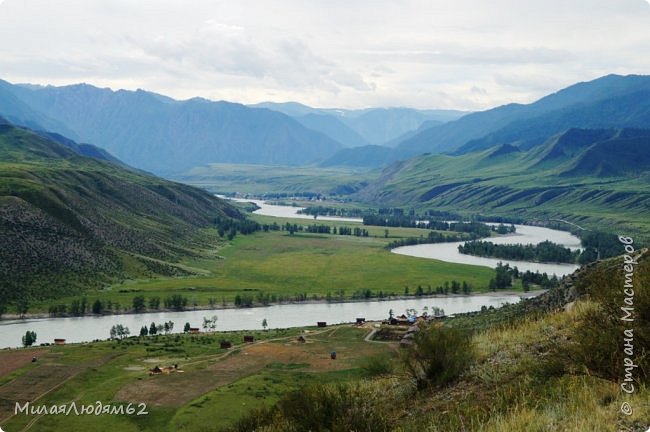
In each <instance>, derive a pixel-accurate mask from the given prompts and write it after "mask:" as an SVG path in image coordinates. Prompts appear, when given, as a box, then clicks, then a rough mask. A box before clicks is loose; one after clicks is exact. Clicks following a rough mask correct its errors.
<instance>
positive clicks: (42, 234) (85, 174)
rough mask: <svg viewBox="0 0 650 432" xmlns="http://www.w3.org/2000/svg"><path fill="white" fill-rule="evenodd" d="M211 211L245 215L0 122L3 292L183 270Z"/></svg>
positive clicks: (74, 287)
mask: <svg viewBox="0 0 650 432" xmlns="http://www.w3.org/2000/svg"><path fill="white" fill-rule="evenodd" d="M217 217H235V218H240V217H242V216H241V214H240V213H239V212H238V211H236V210H234V209H233V208H231V207H230V206H229V205H228V204H226V203H224V202H223V201H221V200H219V199H216V198H214V197H213V196H211V195H210V194H208V193H206V192H203V191H201V190H198V189H195V188H192V187H190V186H186V185H181V184H177V183H172V182H169V181H165V180H162V179H160V178H157V177H154V176H150V175H146V174H143V173H139V172H136V171H133V170H126V169H124V168H122V167H120V166H118V165H115V164H113V163H110V162H106V161H100V160H97V159H92V158H87V157H83V156H81V155H79V154H78V153H76V152H75V151H73V150H72V149H71V148H69V147H66V146H63V145H60V144H58V143H56V142H53V141H51V140H48V139H46V138H44V137H42V136H39V135H37V134H35V133H32V132H31V131H29V130H25V129H21V128H17V127H13V126H11V125H8V124H5V125H0V238H1V243H2V245H3V247H2V248H0V281H1V282H0V290H1V291H2V297H3V300H4V301H11V300H15V299H17V298H30V299H38V298H52V297H57V296H62V295H70V294H73V293H80V292H82V291H84V290H86V289H88V288H98V287H101V286H102V285H103V284H104V283H107V282H109V281H115V280H117V279H118V278H124V277H133V276H142V275H153V274H166V275H172V274H187V271H186V270H184V269H182V268H179V267H177V266H176V265H175V264H174V262H176V261H177V260H178V259H179V258H180V257H183V256H188V255H195V254H196V253H197V252H199V251H200V250H201V249H202V248H204V247H207V245H208V244H209V243H210V241H211V236H212V237H214V236H215V235H214V234H210V233H209V232H208V231H205V228H206V227H209V226H213V225H214V222H215V218H217Z"/></svg>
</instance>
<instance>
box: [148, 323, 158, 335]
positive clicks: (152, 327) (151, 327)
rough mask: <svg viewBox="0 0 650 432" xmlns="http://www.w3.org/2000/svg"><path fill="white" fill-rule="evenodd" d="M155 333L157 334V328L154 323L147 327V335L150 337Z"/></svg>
mask: <svg viewBox="0 0 650 432" xmlns="http://www.w3.org/2000/svg"><path fill="white" fill-rule="evenodd" d="M156 333H158V329H157V327H156V323H155V322H152V323H151V325H150V326H149V334H150V335H155V334H156Z"/></svg>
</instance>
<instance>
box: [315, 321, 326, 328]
mask: <svg viewBox="0 0 650 432" xmlns="http://www.w3.org/2000/svg"><path fill="white" fill-rule="evenodd" d="M316 324H317V325H318V327H327V322H325V321H318V322H317V323H316Z"/></svg>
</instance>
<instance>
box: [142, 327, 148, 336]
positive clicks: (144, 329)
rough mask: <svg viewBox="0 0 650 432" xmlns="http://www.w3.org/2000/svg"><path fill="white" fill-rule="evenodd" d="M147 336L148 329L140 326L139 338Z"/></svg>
mask: <svg viewBox="0 0 650 432" xmlns="http://www.w3.org/2000/svg"><path fill="white" fill-rule="evenodd" d="M148 334H149V329H147V326H142V327H141V328H140V336H147V335H148Z"/></svg>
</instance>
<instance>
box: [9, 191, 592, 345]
mask: <svg viewBox="0 0 650 432" xmlns="http://www.w3.org/2000/svg"><path fill="white" fill-rule="evenodd" d="M237 201H241V202H253V203H255V204H256V205H257V206H258V207H260V208H259V209H258V210H257V211H255V213H257V214H261V215H266V216H275V217H284V218H299V219H311V220H313V219H314V218H313V217H312V216H309V215H301V214H298V213H297V211H298V210H299V209H300V207H292V206H278V205H270V204H267V203H265V202H263V201H260V200H248V199H237ZM318 219H319V220H338V221H346V222H361V219H358V218H338V217H325V216H319V217H318ZM516 227H517V232H516V233H515V234H512V235H507V236H501V237H494V238H491V239H490V240H491V241H494V242H495V243H535V244H536V243H539V242H541V241H544V240H550V241H553V242H555V243H559V244H562V245H564V246H566V247H570V248H572V249H576V248H579V247H580V240H579V239H578V238H577V237H575V236H573V235H571V234H569V233H566V232H564V231H557V230H551V229H548V228H540V227H531V226H525V225H516ZM459 244H460V243H437V244H423V245H416V246H404V247H400V248H397V249H394V250H393V252H394V253H398V254H402V255H410V256H414V257H423V258H432V259H438V260H442V261H447V262H455V263H463V264H474V265H482V266H488V267H495V266H496V263H497V262H498V261H503V262H509V263H510V264H511V265H516V266H517V267H518V268H519V269H520V270H524V271H525V270H531V271H533V272H534V271H537V270H539V271H540V272H546V273H548V274H549V275H551V274H556V275H558V276H560V275H564V274H567V273H571V272H572V271H573V270H575V269H576V268H577V266H574V265H569V264H540V263H528V262H518V261H509V260H496V259H490V258H480V257H473V256H469V255H462V254H460V253H459V252H458V245H459ZM519 300H520V296H518V295H511V294H485V295H472V296H451V297H432V298H422V297H420V298H412V299H399V300H386V301H366V302H346V303H301V304H282V305H274V306H267V307H257V308H247V309H222V310H196V311H194V310H188V311H183V312H157V313H144V314H128V315H107V316H85V317H74V318H40V319H24V320H2V321H0V348H4V347H17V346H20V344H21V337H22V335H24V334H25V332H26V331H27V330H30V331H35V332H36V334H37V337H38V339H37V344H40V343H45V342H49V343H52V342H53V340H54V338H64V339H66V340H67V342H86V341H92V340H95V339H106V338H108V337H109V333H110V329H111V327H112V326H113V325H115V324H122V325H124V326H126V327H128V328H129V329H130V331H131V333H132V334H138V333H139V331H140V328H141V327H142V326H145V325H146V326H147V327H148V326H149V325H150V324H151V323H152V322H155V323H160V324H162V323H163V322H165V321H173V322H174V324H175V325H174V332H179V331H182V329H183V326H184V324H185V323H186V322H189V323H190V325H191V326H192V327H200V326H201V324H202V323H203V317H208V318H209V317H212V316H214V315H216V316H217V317H218V324H217V329H218V330H221V331H230V330H255V329H261V328H262V321H263V320H264V319H266V320H267V322H268V324H269V327H270V328H287V327H302V326H312V325H315V324H316V322H317V321H326V322H328V323H342V322H351V321H354V320H355V319H356V318H357V317H363V318H366V319H367V320H381V319H385V318H387V316H388V311H389V310H390V309H393V311H395V313H396V314H401V313H403V312H404V311H405V310H406V309H409V308H414V309H416V310H418V311H422V308H424V307H425V306H428V307H432V306H436V307H440V308H442V309H444V310H445V312H446V313H447V314H454V313H461V312H471V311H476V310H480V309H481V307H482V306H494V307H499V306H501V305H502V304H504V303H516V302H518V301H519Z"/></svg>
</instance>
